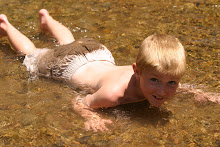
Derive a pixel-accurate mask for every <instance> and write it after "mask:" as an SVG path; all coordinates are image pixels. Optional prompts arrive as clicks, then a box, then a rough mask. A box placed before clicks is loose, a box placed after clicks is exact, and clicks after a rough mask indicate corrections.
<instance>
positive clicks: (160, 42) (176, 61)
mask: <svg viewBox="0 0 220 147" xmlns="http://www.w3.org/2000/svg"><path fill="white" fill-rule="evenodd" d="M136 65H137V67H138V68H139V70H140V73H142V72H143V71H144V70H146V69H147V68H149V67H150V68H152V67H153V68H155V69H156V70H157V71H158V72H161V73H164V74H169V75H173V76H182V75H183V74H184V72H185V69H186V58H185V51H184V48H183V46H182V44H181V43H180V41H179V40H178V39H177V38H175V37H174V36H171V35H161V34H156V35H151V36H149V37H147V38H146V39H145V40H144V41H143V43H142V44H141V47H140V49H139V52H138V56H137V59H136Z"/></svg>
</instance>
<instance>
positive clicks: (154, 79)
mask: <svg viewBox="0 0 220 147" xmlns="http://www.w3.org/2000/svg"><path fill="white" fill-rule="evenodd" d="M151 81H153V82H159V80H158V79H156V78H152V79H151Z"/></svg>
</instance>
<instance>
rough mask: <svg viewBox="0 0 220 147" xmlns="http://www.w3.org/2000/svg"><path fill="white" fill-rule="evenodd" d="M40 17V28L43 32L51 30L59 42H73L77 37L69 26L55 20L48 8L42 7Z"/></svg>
mask: <svg viewBox="0 0 220 147" xmlns="http://www.w3.org/2000/svg"><path fill="white" fill-rule="evenodd" d="M39 17H40V28H41V30H42V32H44V33H46V32H49V33H50V34H51V35H53V36H54V37H55V38H56V39H57V41H58V42H59V44H61V45H64V44H69V43H71V42H73V41H74V40H75V39H74V37H73V35H72V33H71V32H70V30H69V29H68V28H66V27H65V26H63V25H62V24H61V23H59V22H58V21H56V20H54V19H53V18H52V17H51V16H50V15H49V13H48V11H47V10H45V9H41V10H40V11H39Z"/></svg>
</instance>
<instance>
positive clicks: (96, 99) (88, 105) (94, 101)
mask: <svg viewBox="0 0 220 147" xmlns="http://www.w3.org/2000/svg"><path fill="white" fill-rule="evenodd" d="M101 89H102V88H101ZM101 89H100V90H99V91H97V92H96V93H94V94H89V95H86V96H80V95H79V96H77V98H74V99H73V101H72V103H73V108H74V110H75V111H76V112H77V113H78V114H79V115H81V116H82V117H83V118H84V119H85V128H86V130H94V131H95V132H96V131H98V130H100V131H105V130H108V129H107V128H106V126H105V124H106V123H108V124H111V123H112V121H111V120H106V119H102V118H101V117H100V116H99V114H98V113H97V112H96V111H95V109H94V108H102V107H110V106H112V103H111V102H109V101H108V98H107V96H106V94H105V92H103V91H102V90H101Z"/></svg>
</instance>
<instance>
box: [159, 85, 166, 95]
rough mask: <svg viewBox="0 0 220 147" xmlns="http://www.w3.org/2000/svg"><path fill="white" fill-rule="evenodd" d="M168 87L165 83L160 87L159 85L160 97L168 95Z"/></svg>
mask: <svg viewBox="0 0 220 147" xmlns="http://www.w3.org/2000/svg"><path fill="white" fill-rule="evenodd" d="M167 90H168V89H167V87H166V86H164V85H161V86H160V87H159V89H158V96H160V97H164V96H166V95H167Z"/></svg>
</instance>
